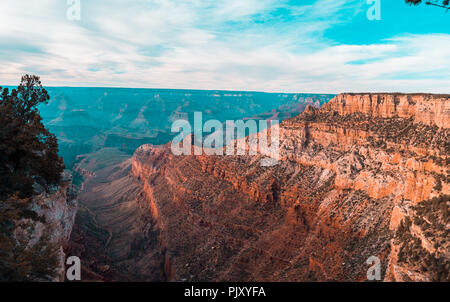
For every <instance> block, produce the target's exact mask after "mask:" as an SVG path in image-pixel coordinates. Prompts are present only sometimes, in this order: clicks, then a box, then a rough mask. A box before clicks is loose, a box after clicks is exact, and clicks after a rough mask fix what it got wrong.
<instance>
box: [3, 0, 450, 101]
mask: <svg viewBox="0 0 450 302" xmlns="http://www.w3.org/2000/svg"><path fill="white" fill-rule="evenodd" d="M305 2H308V4H304V3H305ZM364 2H365V1H343V0H318V1H301V2H300V3H303V4H296V3H295V2H293V1H271V0H251V1H240V0H230V1H200V0H190V1H171V0H167V1H162V0H158V1H150V0H136V1H132V2H131V1H124V0H110V1H106V0H98V1H86V0H81V3H82V6H81V7H82V12H81V20H80V21H79V22H73V21H69V20H67V18H66V10H67V5H66V4H65V1H59V0H39V1H37V0H34V1H33V0H32V1H25V0H2V2H1V3H0V39H1V40H0V41H3V42H2V43H1V44H2V47H1V50H0V63H1V64H2V70H0V83H2V84H16V83H17V81H18V79H19V78H20V75H21V74H23V73H38V74H40V75H42V80H43V82H44V83H45V84H46V85H55V86H58V85H67V86H118V87H152V88H158V87H161V88H191V89H226V90H260V91H279V92H322V93H327V92H329V93H338V92H342V91H405V92H412V91H418V90H420V91H424V92H448V88H447V87H449V84H450V83H449V81H450V80H449V79H450V74H449V70H450V66H449V65H450V60H449V54H448V52H445V51H441V50H442V49H449V46H450V35H449V34H446V33H440V34H437V33H433V32H427V33H421V34H415V35H414V34H404V33H398V34H397V35H395V36H393V37H390V38H389V39H384V40H380V41H376V42H373V43H370V44H366V45H358V44H357V43H354V44H349V43H347V44H342V43H339V42H337V41H333V40H330V39H327V38H326V37H325V33H326V31H327V30H328V29H330V28H334V27H336V26H339V25H341V24H348V23H351V22H352V20H353V19H354V16H355V15H358V14H365V10H364V6H363V5H364Z"/></svg>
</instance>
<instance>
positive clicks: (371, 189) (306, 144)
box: [131, 94, 450, 281]
mask: <svg viewBox="0 0 450 302" xmlns="http://www.w3.org/2000/svg"><path fill="white" fill-rule="evenodd" d="M449 106H450V100H449V97H448V96H438V95H400V94H360V95H357V94H343V95H339V96H337V97H336V98H334V99H333V100H331V101H330V102H329V104H328V105H324V106H323V107H322V108H320V109H315V108H313V107H308V108H307V109H306V110H305V112H304V113H302V114H300V115H299V116H297V117H295V118H292V119H289V120H287V121H285V122H283V123H282V124H281V127H280V157H279V159H280V161H279V162H278V164H277V165H274V166H269V167H262V166H261V165H260V163H261V160H262V159H263V158H264V157H265V156H264V155H261V154H260V155H257V156H248V155H247V156H207V155H199V156H175V155H173V154H172V153H171V152H170V149H169V148H168V147H167V146H163V147H155V146H150V145H145V146H142V147H141V148H139V149H138V150H137V151H136V153H135V156H134V157H133V159H132V168H131V174H132V175H133V176H134V177H135V179H136V180H138V181H140V182H141V183H142V190H143V193H144V196H145V199H146V201H147V203H148V204H149V215H151V216H152V219H154V220H155V222H156V226H157V228H158V229H159V230H160V233H159V235H158V236H159V237H158V240H159V242H160V245H159V246H160V247H161V248H162V249H163V250H164V254H165V260H164V261H165V266H164V267H165V271H166V272H170V273H166V276H168V277H169V279H171V280H196V281H204V280H232V281H255V280H258V281H269V280H270V281H305V280H307V281H314V280H341V281H363V280H366V278H367V277H366V272H367V269H368V268H369V266H368V265H367V262H366V261H367V259H368V258H369V257H371V256H376V257H378V258H379V259H380V260H381V264H382V276H383V278H384V279H385V280H394V281H407V280H408V281H409V280H447V281H448V278H449V252H450V250H449V246H448V223H449V222H448V216H446V215H447V214H445V213H447V212H448V207H449V202H448V198H447V197H446V196H448V195H450V187H449V183H450V178H449V169H448V167H449V161H450V159H449V150H450V139H449V138H450V129H449V124H448V123H449V121H450V110H449V109H450V107H449ZM436 200H438V201H436ZM429 203H431V204H432V206H426V205H428V204H429ZM422 207H423V208H426V209H427V210H424V209H422ZM446 211H447V212H446ZM421 213H422V214H421ZM424 213H429V214H427V215H430V217H429V218H428V220H426V224H425V222H419V220H420V221H422V220H424V219H425V218H426V217H425V216H424V215H425V214H424ZM433 217H434V218H433ZM414 219H415V220H416V222H417V223H415V222H414ZM411 221H412V222H411ZM420 223H421V225H422V226H425V228H428V231H427V232H426V230H422V229H421V228H420V227H418V224H420ZM399 228H400V231H399ZM433 228H436V230H437V231H435V232H430V230H432V229H433ZM442 228H443V230H442ZM411 242H413V243H414V244H415V245H414V246H416V245H417V248H416V249H412V250H411V249H408V248H407V247H408V246H409V245H410V243H411ZM419 246H420V247H421V248H419ZM422 248H423V249H422ZM423 257H426V259H427V261H424V258H423ZM428 262H429V263H428Z"/></svg>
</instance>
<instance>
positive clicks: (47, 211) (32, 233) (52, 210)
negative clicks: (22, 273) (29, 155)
mask: <svg viewBox="0 0 450 302" xmlns="http://www.w3.org/2000/svg"><path fill="white" fill-rule="evenodd" d="M71 180H72V179H71V176H70V175H69V174H68V173H64V174H63V178H62V181H61V183H60V185H59V186H56V187H53V188H50V189H49V190H41V189H42V188H40V187H39V186H35V190H37V192H36V193H37V194H35V195H34V196H33V197H32V198H31V200H30V201H29V205H30V210H32V211H34V212H35V213H36V214H37V216H38V217H39V219H37V220H36V219H31V218H22V219H20V220H19V221H17V222H16V226H17V227H16V228H15V230H14V238H15V239H16V241H17V243H18V244H21V245H24V246H22V247H21V248H23V249H24V250H25V252H26V251H29V250H33V249H34V248H37V247H38V246H39V251H40V253H42V254H40V255H39V256H38V257H40V259H32V260H31V259H29V260H31V261H42V265H43V266H48V267H46V268H45V270H48V271H53V272H54V273H52V274H51V275H41V274H39V275H38V276H30V278H31V281H59V282H62V281H64V279H65V259H66V255H65V253H64V248H65V247H66V245H67V243H68V241H69V238H70V234H71V232H72V227H73V225H74V220H75V214H76V212H77V209H78V205H77V201H76V199H75V198H76V192H75V189H74V187H73V186H72V182H71ZM47 256H49V257H50V258H52V259H47V258H46V257H47ZM53 258H56V259H53ZM52 266H54V267H52ZM31 273H33V272H31Z"/></svg>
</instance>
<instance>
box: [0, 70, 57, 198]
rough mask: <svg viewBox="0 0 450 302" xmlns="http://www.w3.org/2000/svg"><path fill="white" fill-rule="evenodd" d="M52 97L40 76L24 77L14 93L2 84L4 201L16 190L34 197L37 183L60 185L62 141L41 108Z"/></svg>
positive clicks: (0, 182)
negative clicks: (48, 125)
mask: <svg viewBox="0 0 450 302" xmlns="http://www.w3.org/2000/svg"><path fill="white" fill-rule="evenodd" d="M49 99H50V97H49V95H48V93H47V91H46V90H45V89H44V88H43V87H42V84H41V81H40V80H39V77H37V76H29V75H25V76H23V77H22V80H21V83H20V85H19V86H18V87H17V89H13V90H12V91H11V92H10V91H9V89H8V88H4V89H2V88H1V87H0V129H1V130H0V200H5V199H7V198H8V197H9V196H11V195H12V194H14V193H16V192H19V196H20V197H21V198H25V197H30V196H31V195H32V193H33V184H34V183H35V182H38V183H40V184H41V185H43V186H44V187H48V186H50V185H58V184H59V181H60V178H61V173H62V171H63V170H64V163H63V160H62V159H61V158H60V157H59V156H58V142H57V140H56V137H55V136H54V135H53V134H52V133H50V132H49V131H48V130H47V129H46V128H45V127H44V125H43V124H42V118H41V116H40V114H39V111H38V109H37V107H38V106H39V105H40V104H46V103H47V102H48V100H49Z"/></svg>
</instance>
